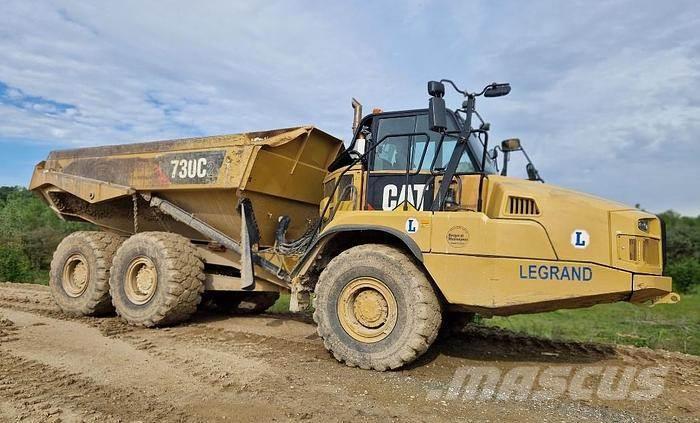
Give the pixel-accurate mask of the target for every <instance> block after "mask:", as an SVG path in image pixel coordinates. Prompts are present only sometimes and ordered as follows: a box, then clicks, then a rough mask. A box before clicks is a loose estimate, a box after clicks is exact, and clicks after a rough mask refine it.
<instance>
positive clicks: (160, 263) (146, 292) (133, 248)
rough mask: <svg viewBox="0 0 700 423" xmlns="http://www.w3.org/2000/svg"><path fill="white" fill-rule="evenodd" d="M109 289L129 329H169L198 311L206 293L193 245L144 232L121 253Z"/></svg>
mask: <svg viewBox="0 0 700 423" xmlns="http://www.w3.org/2000/svg"><path fill="white" fill-rule="evenodd" d="M109 285H110V293H111V295H112V303H113V304H114V308H115V309H116V310H117V314H119V316H121V317H122V318H123V319H124V320H126V321H127V322H128V323H130V324H132V325H137V326H147V327H151V326H164V325H171V324H175V323H178V322H181V321H184V320H187V319H188V318H189V317H190V316H191V315H192V314H193V313H194V312H195V311H196V310H197V305H198V304H199V303H200V301H201V300H202V292H203V291H204V263H203V262H202V259H201V258H200V257H199V255H198V254H197V250H196V249H195V247H194V246H193V245H192V244H191V243H190V240H189V239H187V238H184V237H182V236H180V235H177V234H172V233H167V232H142V233H139V234H136V235H134V236H132V237H131V238H129V239H128V240H126V241H125V242H124V244H122V246H121V247H120V248H119V250H118V251H117V254H116V256H115V257H114V262H113V265H112V270H111V275H110V282H109Z"/></svg>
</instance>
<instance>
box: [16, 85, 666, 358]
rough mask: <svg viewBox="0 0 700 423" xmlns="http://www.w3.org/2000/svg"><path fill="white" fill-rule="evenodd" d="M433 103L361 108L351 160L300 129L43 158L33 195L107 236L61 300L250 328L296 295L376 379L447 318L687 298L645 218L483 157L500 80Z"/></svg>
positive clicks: (512, 145) (332, 344)
mask: <svg viewBox="0 0 700 423" xmlns="http://www.w3.org/2000/svg"><path fill="white" fill-rule="evenodd" d="M446 86H450V87H452V88H454V89H455V90H456V91H457V92H458V93H459V94H460V95H461V96H462V97H463V100H464V101H463V103H462V105H461V107H460V108H458V109H456V110H451V109H448V108H446V106H445V100H444V98H443V97H444V95H445V87H446ZM428 92H429V94H430V99H429V107H428V108H427V109H420V110H406V111H397V112H381V111H378V110H375V112H374V113H372V114H369V115H367V116H364V117H363V116H362V112H361V106H360V105H359V103H358V102H356V101H355V100H353V107H354V108H355V116H354V120H353V121H354V124H353V138H352V141H351V143H350V145H349V147H348V148H345V147H344V145H343V142H342V141H341V140H339V139H337V138H335V137H333V136H331V135H329V134H327V133H325V132H323V131H321V130H319V129H317V128H315V127H311V126H302V127H296V128H286V129H278V130H271V131H264V132H249V133H242V134H237V135H223V136H214V137H205V138H190V139H182V140H174V141H160V142H150V143H141V144H128V145H114V146H105V147H94V148H81V149H74V150H64V151H54V152H51V153H50V154H49V156H48V158H47V159H46V160H45V161H42V162H41V163H39V164H38V165H37V166H36V169H35V171H34V174H33V176H32V180H31V186H30V188H31V189H32V190H33V191H34V192H35V193H36V194H37V195H39V196H40V197H41V198H42V199H43V200H44V201H45V202H46V203H47V204H48V205H49V206H50V207H51V208H52V209H53V210H54V211H55V212H56V213H57V214H58V215H59V216H61V217H62V218H63V219H66V220H78V221H85V222H91V223H93V224H94V225H96V226H97V227H98V228H99V229H100V230H99V231H92V232H77V233H73V234H71V235H69V236H68V237H66V238H65V239H64V240H63V241H62V242H61V243H60V245H59V246H58V248H57V249H56V252H55V253H54V256H53V261H52V263H51V279H50V284H51V290H52V293H53V296H54V298H55V300H56V302H57V303H58V305H59V306H60V308H61V309H62V310H63V311H65V312H66V313H73V314H84V315H95V314H101V313H107V312H110V311H112V310H116V313H117V314H118V315H119V316H121V318H123V319H124V320H126V321H127V322H129V323H130V324H134V325H141V326H149V327H150V326H161V325H171V324H175V323H177V322H180V321H183V320H186V319H188V318H189V317H190V316H191V315H192V314H193V313H194V312H195V311H196V309H197V307H198V305H199V304H200V303H201V302H202V298H203V297H205V298H207V299H208V300H207V301H208V302H209V301H211V302H213V303H215V304H216V305H217V306H218V307H220V308H224V309H228V310H231V311H234V312H240V313H255V312H262V311H264V310H266V309H267V308H268V307H269V306H270V305H272V304H273V303H274V302H275V301H276V300H277V298H278V297H279V295H280V293H290V294H291V298H290V309H291V310H292V311H299V310H302V309H306V308H307V307H310V306H311V305H312V306H313V309H314V319H315V321H316V323H317V324H318V333H319V335H320V336H321V338H323V341H324V344H325V346H326V348H328V350H329V351H330V352H331V353H332V354H333V356H335V358H336V359H338V360H339V361H342V362H345V363H346V364H347V365H349V366H358V367H361V368H366V369H370V368H371V369H376V370H386V369H395V368H398V367H401V366H403V365H405V364H407V363H410V362H412V361H413V360H415V359H416V358H417V357H418V356H420V355H421V354H423V353H424V352H425V351H426V350H427V349H428V348H429V347H430V345H431V343H432V342H433V341H434V340H435V337H436V336H437V334H438V331H439V329H440V327H441V325H442V324H443V320H445V317H446V316H448V315H449V316H452V315H454V316H457V317H459V316H460V315H461V316H466V317H469V316H473V315H474V314H475V313H478V314H480V315H483V316H493V315H510V314H516V313H532V312H539V311H547V310H555V309H561V308H577V307H586V306H590V305H593V304H598V303H608V302H614V301H629V302H633V303H652V304H653V303H672V302H676V301H678V300H679V297H678V295H677V294H675V293H673V292H672V289H671V279H670V278H668V277H664V276H662V271H663V267H664V227H663V222H662V221H660V220H659V219H658V218H657V217H656V216H654V215H652V214H649V213H645V212H643V211H640V210H636V209H634V208H632V207H629V206H626V205H623V204H618V203H615V202H612V201H608V200H604V199H601V198H597V197H593V196H590V195H587V194H582V193H578V192H574V191H570V190H566V189H563V188H559V187H555V186H552V185H548V184H545V183H544V181H543V180H542V178H540V176H539V174H538V172H537V170H536V169H535V167H534V166H533V165H532V162H531V161H530V159H529V158H527V161H528V165H527V168H526V170H527V174H528V176H529V177H528V180H524V179H519V178H513V177H508V176H507V164H508V160H509V158H510V155H511V154H513V153H514V152H518V151H520V152H523V153H524V150H523V148H522V146H521V145H520V141H519V140H518V139H509V140H506V141H503V142H502V143H501V144H500V145H498V146H497V147H496V148H495V149H491V150H489V148H488V135H489V127H490V125H489V124H488V123H487V122H484V121H483V120H482V118H481V116H480V115H479V113H478V112H477V110H476V107H475V102H476V99H477V98H478V97H480V96H483V97H499V96H502V95H505V94H508V93H509V92H510V86H509V85H508V84H496V83H494V84H490V85H488V86H487V87H485V88H484V89H483V90H481V91H480V92H467V91H463V90H460V89H459V88H458V87H457V86H456V85H455V84H454V83H453V82H452V81H449V80H442V81H439V82H438V81H431V82H429V83H428ZM499 152H500V155H501V156H502V165H501V166H498V164H497V162H498V161H499V157H498V156H499ZM525 157H527V155H525ZM499 168H500V170H499ZM460 313H461V314H460Z"/></svg>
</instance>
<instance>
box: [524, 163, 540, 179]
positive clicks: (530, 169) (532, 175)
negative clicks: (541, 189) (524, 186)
mask: <svg viewBox="0 0 700 423" xmlns="http://www.w3.org/2000/svg"><path fill="white" fill-rule="evenodd" d="M525 171H526V172H527V179H529V180H531V181H539V180H541V178H540V173H539V172H538V171H537V169H535V165H533V164H532V163H528V164H527V165H526V166H525Z"/></svg>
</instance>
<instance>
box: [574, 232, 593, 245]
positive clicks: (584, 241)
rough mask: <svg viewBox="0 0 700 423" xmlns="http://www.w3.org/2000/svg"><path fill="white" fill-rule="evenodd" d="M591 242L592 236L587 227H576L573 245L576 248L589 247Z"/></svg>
mask: <svg viewBox="0 0 700 423" xmlns="http://www.w3.org/2000/svg"><path fill="white" fill-rule="evenodd" d="M590 243H591V237H590V235H588V232H587V231H586V230H585V229H574V231H573V232H572V233H571V245H573V246H574V248H587V247H588V244H590Z"/></svg>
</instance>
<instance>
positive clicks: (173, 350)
mask: <svg viewBox="0 0 700 423" xmlns="http://www.w3.org/2000/svg"><path fill="white" fill-rule="evenodd" d="M465 366H467V367H465ZM474 366H476V368H483V366H487V367H488V368H489V369H494V368H495V369H496V371H497V372H498V371H500V372H502V373H503V374H505V373H508V371H509V370H511V369H514V368H520V366H524V367H522V368H525V369H535V370H536V371H537V372H540V371H544V370H545V369H547V368H555V367H556V368H566V367H571V368H573V369H574V373H575V371H576V369H582V368H593V369H595V368H603V369H606V368H611V367H610V366H617V367H619V368H623V367H633V368H635V369H644V368H649V367H654V368H658V369H663V372H664V374H665V375H666V376H665V379H664V380H663V384H664V385H663V391H662V392H661V394H660V396H658V397H657V398H656V399H654V400H638V401H635V400H631V399H623V400H602V399H599V398H597V397H596V396H595V395H594V396H593V398H591V399H583V400H580V399H572V398H571V395H562V396H560V397H559V398H556V399H549V400H533V399H532V396H528V397H527V399H525V400H516V399H513V398H511V399H508V400H504V399H500V400H499V399H489V400H478V399H466V400H465V399H464V396H463V392H462V391H455V387H456V389H458V390H459V389H461V387H460V385H459V384H457V385H454V383H455V382H453V377H454V375H455V372H456V371H458V370H459V369H465V368H470V367H474ZM538 374H539V373H538ZM569 381H571V378H569ZM587 383H589V384H590V383H593V384H595V383H596V379H595V377H593V378H591V379H589V380H588V382H587ZM451 386H452V388H451V389H452V390H450V387H451ZM458 394H459V395H458ZM673 419H675V420H681V421H700V360H698V359H697V358H695V357H691V356H687V355H682V354H676V353H662V352H654V351H650V350H644V349H634V348H610V347H602V346H596V345H586V344H577V343H553V342H549V341H543V340H537V339H533V338H526V337H521V336H516V335H514V334H512V333H508V332H500V331H496V330H491V329H488V330H487V329H483V328H482V329H479V328H474V329H467V330H465V331H464V332H463V333H460V334H458V335H455V336H453V337H449V338H448V337H445V338H443V339H440V340H439V341H438V343H437V344H436V345H435V346H434V347H433V348H432V349H431V351H430V352H429V353H428V355H427V356H425V357H423V358H422V359H421V360H420V361H419V362H418V363H417V364H416V365H414V366H412V367H410V368H408V369H405V370H402V371H396V372H385V373H377V372H372V371H364V370H359V369H352V368H348V367H345V366H344V365H341V364H338V363H337V362H336V361H335V360H334V359H333V358H331V357H330V356H329V354H328V353H327V352H326V351H325V350H324V348H323V345H322V343H321V342H320V340H319V338H318V337H317V336H316V330H315V327H314V325H313V324H312V323H311V322H310V321H309V320H308V319H306V318H304V317H292V316H279V315H265V316H262V317H235V318H233V317H229V316H224V315H221V314H212V313H211V312H209V313H205V312H202V313H199V314H198V315H197V316H196V317H195V318H194V319H193V321H192V322H190V323H188V324H184V325H180V326H176V327H172V328H165V329H141V328H134V327H130V326H128V325H126V324H124V323H122V322H121V321H120V320H119V319H118V318H116V317H107V318H75V317H67V316H64V315H62V314H61V313H60V312H59V311H58V310H57V308H56V307H55V306H54V304H53V301H52V300H51V296H50V293H49V291H48V289H47V288H46V287H43V286H35V285H19V284H0V421H2V422H4V421H7V422H15V421H22V422H24V421H30V422H31V421H42V422H43V421H54V422H59V421H61V422H71V421H87V422H93V421H94V422H131V421H144V422H151V421H158V422H161V421H166V422H167V421H183V422H185V421H187V422H189V421H202V422H204V421H256V422H262V421H302V420H304V421H324V422H325V421H353V422H355V421H391V420H393V421H426V422H428V421H430V422H432V421H441V420H444V421H460V420H463V421H511V420H513V421H515V420H517V421H520V422H522V421H537V422H543V421H573V420H576V421H669V420H673Z"/></svg>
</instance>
